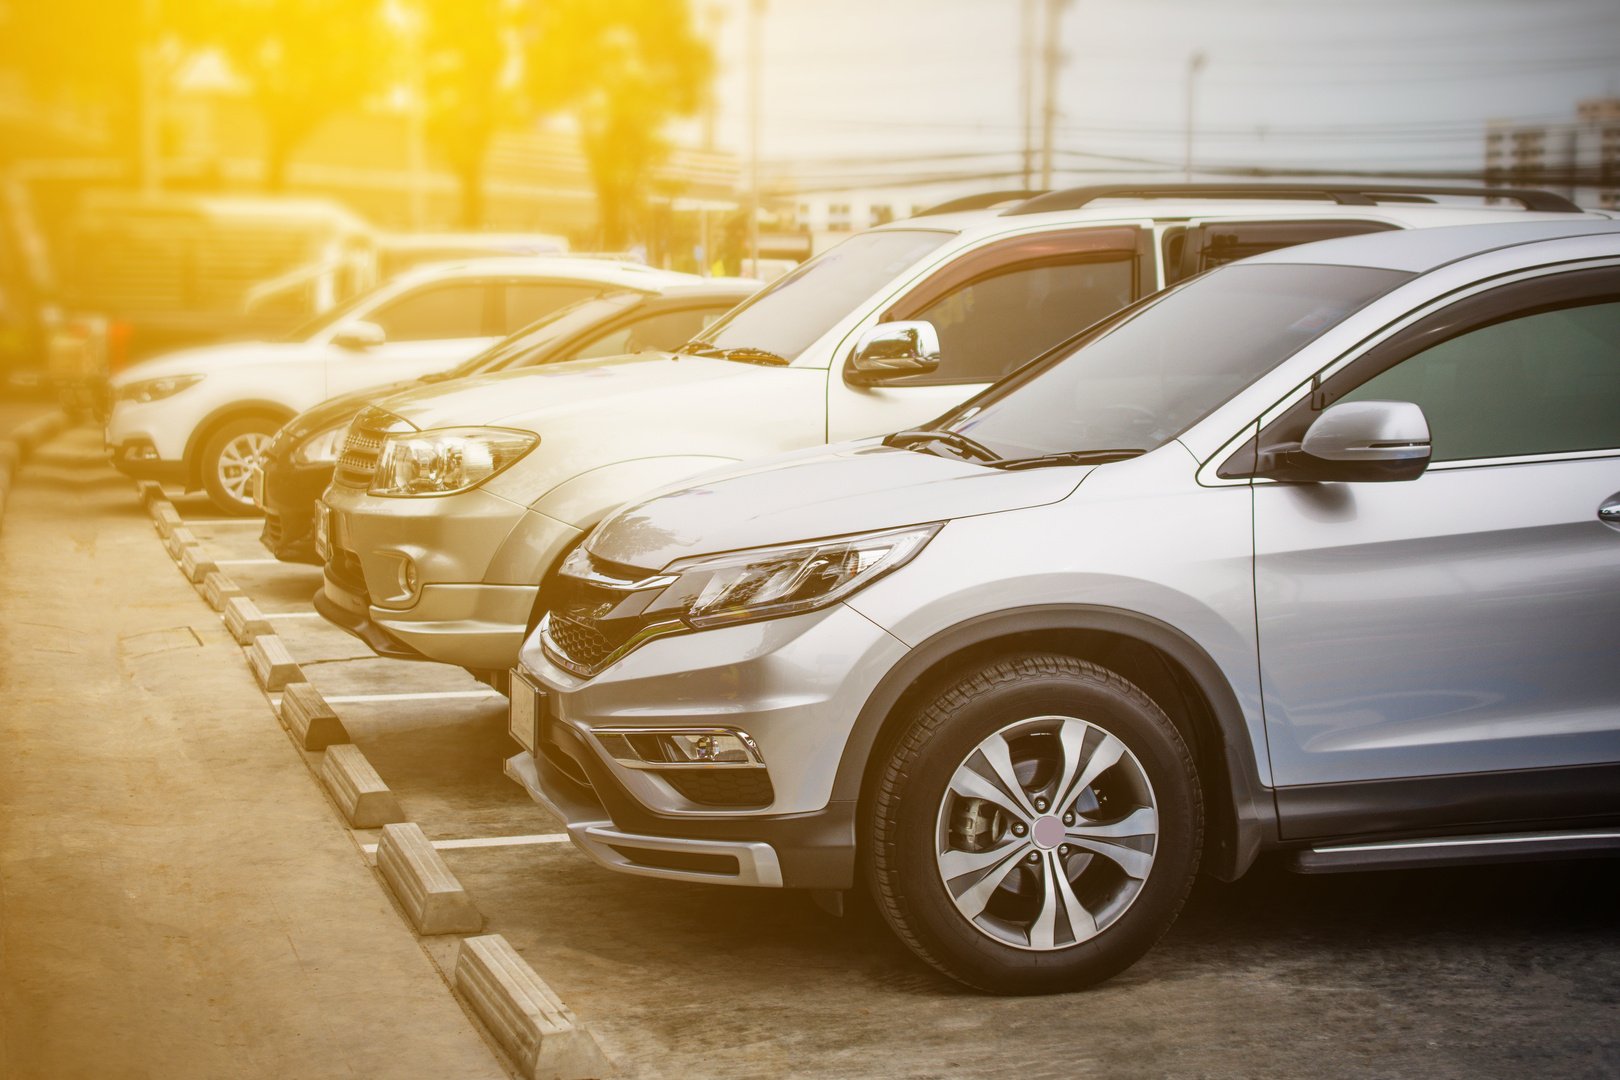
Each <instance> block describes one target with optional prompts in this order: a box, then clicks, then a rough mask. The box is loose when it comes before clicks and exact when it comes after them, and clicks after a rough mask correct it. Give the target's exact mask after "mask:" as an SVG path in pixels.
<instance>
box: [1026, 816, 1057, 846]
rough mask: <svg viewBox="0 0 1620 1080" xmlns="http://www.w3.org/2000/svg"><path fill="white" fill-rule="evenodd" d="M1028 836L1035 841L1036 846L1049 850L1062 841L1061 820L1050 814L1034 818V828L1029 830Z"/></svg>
mask: <svg viewBox="0 0 1620 1080" xmlns="http://www.w3.org/2000/svg"><path fill="white" fill-rule="evenodd" d="M1029 836H1030V839H1032V840H1034V841H1035V846H1036V847H1038V848H1041V849H1043V850H1046V851H1051V850H1052V849H1053V848H1055V847H1057V846H1058V845H1059V844H1061V843H1063V822H1062V820H1060V819H1059V818H1055V817H1052V816H1051V815H1047V816H1046V817H1043V818H1036V819H1035V826H1034V828H1032V829H1030V830H1029Z"/></svg>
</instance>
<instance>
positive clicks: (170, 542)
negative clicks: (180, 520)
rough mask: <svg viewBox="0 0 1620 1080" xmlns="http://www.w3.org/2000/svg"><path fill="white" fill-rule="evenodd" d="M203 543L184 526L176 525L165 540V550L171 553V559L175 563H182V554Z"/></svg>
mask: <svg viewBox="0 0 1620 1080" xmlns="http://www.w3.org/2000/svg"><path fill="white" fill-rule="evenodd" d="M199 543H201V541H199V540H198V539H197V534H196V533H194V532H192V531H191V530H190V529H188V528H186V527H185V526H184V525H176V526H175V527H174V528H172V529H170V530H169V535H168V536H166V537H164V538H163V550H164V551H167V552H168V553H169V558H171V559H173V560H174V561H175V562H179V561H180V553H181V552H182V551H184V550H185V549H186V548H188V547H196V546H197V545H198V544H199Z"/></svg>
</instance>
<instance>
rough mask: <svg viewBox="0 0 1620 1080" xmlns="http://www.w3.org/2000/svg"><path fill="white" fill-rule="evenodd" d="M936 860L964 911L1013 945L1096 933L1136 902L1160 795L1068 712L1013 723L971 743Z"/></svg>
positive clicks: (950, 794) (945, 812)
mask: <svg viewBox="0 0 1620 1080" xmlns="http://www.w3.org/2000/svg"><path fill="white" fill-rule="evenodd" d="M936 841H937V844H938V846H937V847H936V848H935V859H936V862H937V866H938V870H939V880H940V882H941V884H942V885H943V886H944V887H945V891H946V893H947V894H948V896H949V898H950V901H951V903H952V904H953V905H954V906H955V907H956V910H957V912H958V913H959V914H960V915H961V916H962V917H963V918H964V919H965V920H967V922H968V923H969V924H970V925H972V926H973V927H974V929H976V930H978V931H979V932H980V933H982V934H985V935H986V936H988V937H990V938H993V939H994V940H996V941H999V942H1001V943H1002V944H1004V945H1010V946H1012V947H1013V948H1017V949H1027V950H1031V951H1035V952H1052V951H1056V950H1059V949H1066V948H1069V947H1071V946H1073V945H1076V944H1079V943H1080V942H1082V941H1086V940H1087V939H1089V938H1092V937H1095V936H1096V935H1098V934H1100V933H1102V932H1103V931H1104V930H1106V929H1108V927H1109V926H1111V925H1113V923H1114V922H1115V921H1117V920H1118V919H1119V917H1120V916H1121V915H1123V914H1124V913H1125V911H1126V910H1127V909H1128V908H1129V907H1130V906H1131V905H1132V904H1133V903H1134V902H1135V901H1136V898H1137V897H1138V896H1139V895H1140V894H1141V891H1142V887H1143V886H1144V885H1145V884H1146V883H1147V879H1148V874H1149V872H1150V871H1151V870H1152V868H1153V856H1154V853H1155V852H1156V851H1157V849H1158V846H1159V819H1158V805H1157V799H1156V798H1155V797H1154V794H1153V785H1152V784H1151V783H1149V782H1148V778H1147V773H1146V771H1144V769H1143V768H1142V764H1141V762H1140V761H1138V760H1137V758H1136V755H1135V754H1133V753H1132V752H1131V750H1130V748H1129V747H1127V746H1126V745H1125V744H1124V743H1123V742H1121V741H1120V740H1119V739H1118V738H1116V737H1115V736H1114V735H1113V734H1112V733H1110V732H1109V731H1107V730H1105V729H1104V728H1102V727H1100V726H1099V725H1097V724H1093V723H1089V722H1087V721H1085V720H1081V719H1078V718H1076V717H1072V716H1036V717H1031V718H1029V719H1026V720H1018V721H1015V722H1013V723H1011V724H1008V725H1007V726H1006V727H1003V728H1002V729H1001V730H1000V731H997V732H995V733H994V734H992V735H990V736H989V737H987V738H986V739H984V740H983V741H981V742H980V743H979V745H978V746H976V747H974V748H973V749H972V750H971V751H970V752H969V753H968V755H967V757H966V758H965V759H964V760H963V761H962V763H961V764H960V765H958V766H957V769H956V772H955V773H954V774H953V775H952V776H951V778H950V781H949V782H948V784H947V785H946V789H945V791H944V793H943V795H942V796H941V800H940V807H939V815H938V819H937V825H936Z"/></svg>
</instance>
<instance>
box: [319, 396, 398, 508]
mask: <svg viewBox="0 0 1620 1080" xmlns="http://www.w3.org/2000/svg"><path fill="white" fill-rule="evenodd" d="M404 427H405V424H404V422H403V421H401V420H400V419H399V417H397V416H395V415H394V414H393V413H389V412H384V411H383V410H382V409H379V408H377V407H376V406H375V405H368V406H367V407H366V408H364V409H362V410H361V411H360V415H359V416H356V417H355V418H354V423H352V424H350V425H349V434H348V437H347V438H345V439H344V440H343V450H342V452H341V453H339V454H338V460H337V470H336V472H334V473H333V474H332V482H333V483H335V484H337V485H338V486H339V487H346V488H353V489H355V490H357V491H364V490H366V489H367V488H369V487H370V486H371V478H372V477H373V476H375V475H376V473H377V459H378V457H379V456H381V454H382V447H383V440H384V439H385V438H387V436H388V433H389V432H391V431H399V430H401V429H403V428H404Z"/></svg>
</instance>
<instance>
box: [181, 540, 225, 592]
mask: <svg viewBox="0 0 1620 1080" xmlns="http://www.w3.org/2000/svg"><path fill="white" fill-rule="evenodd" d="M180 572H181V573H182V574H184V575H186V580H187V581H189V582H191V583H192V584H193V585H201V584H202V583H203V579H204V578H206V577H208V575H209V574H217V573H218V572H219V565H218V564H217V563H215V562H214V559H213V556H211V555H209V554H208V552H206V551H204V550H203V549H202V547H201V546H200V545H197V544H192V545H190V546H188V547H184V548H181V549H180Z"/></svg>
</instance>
